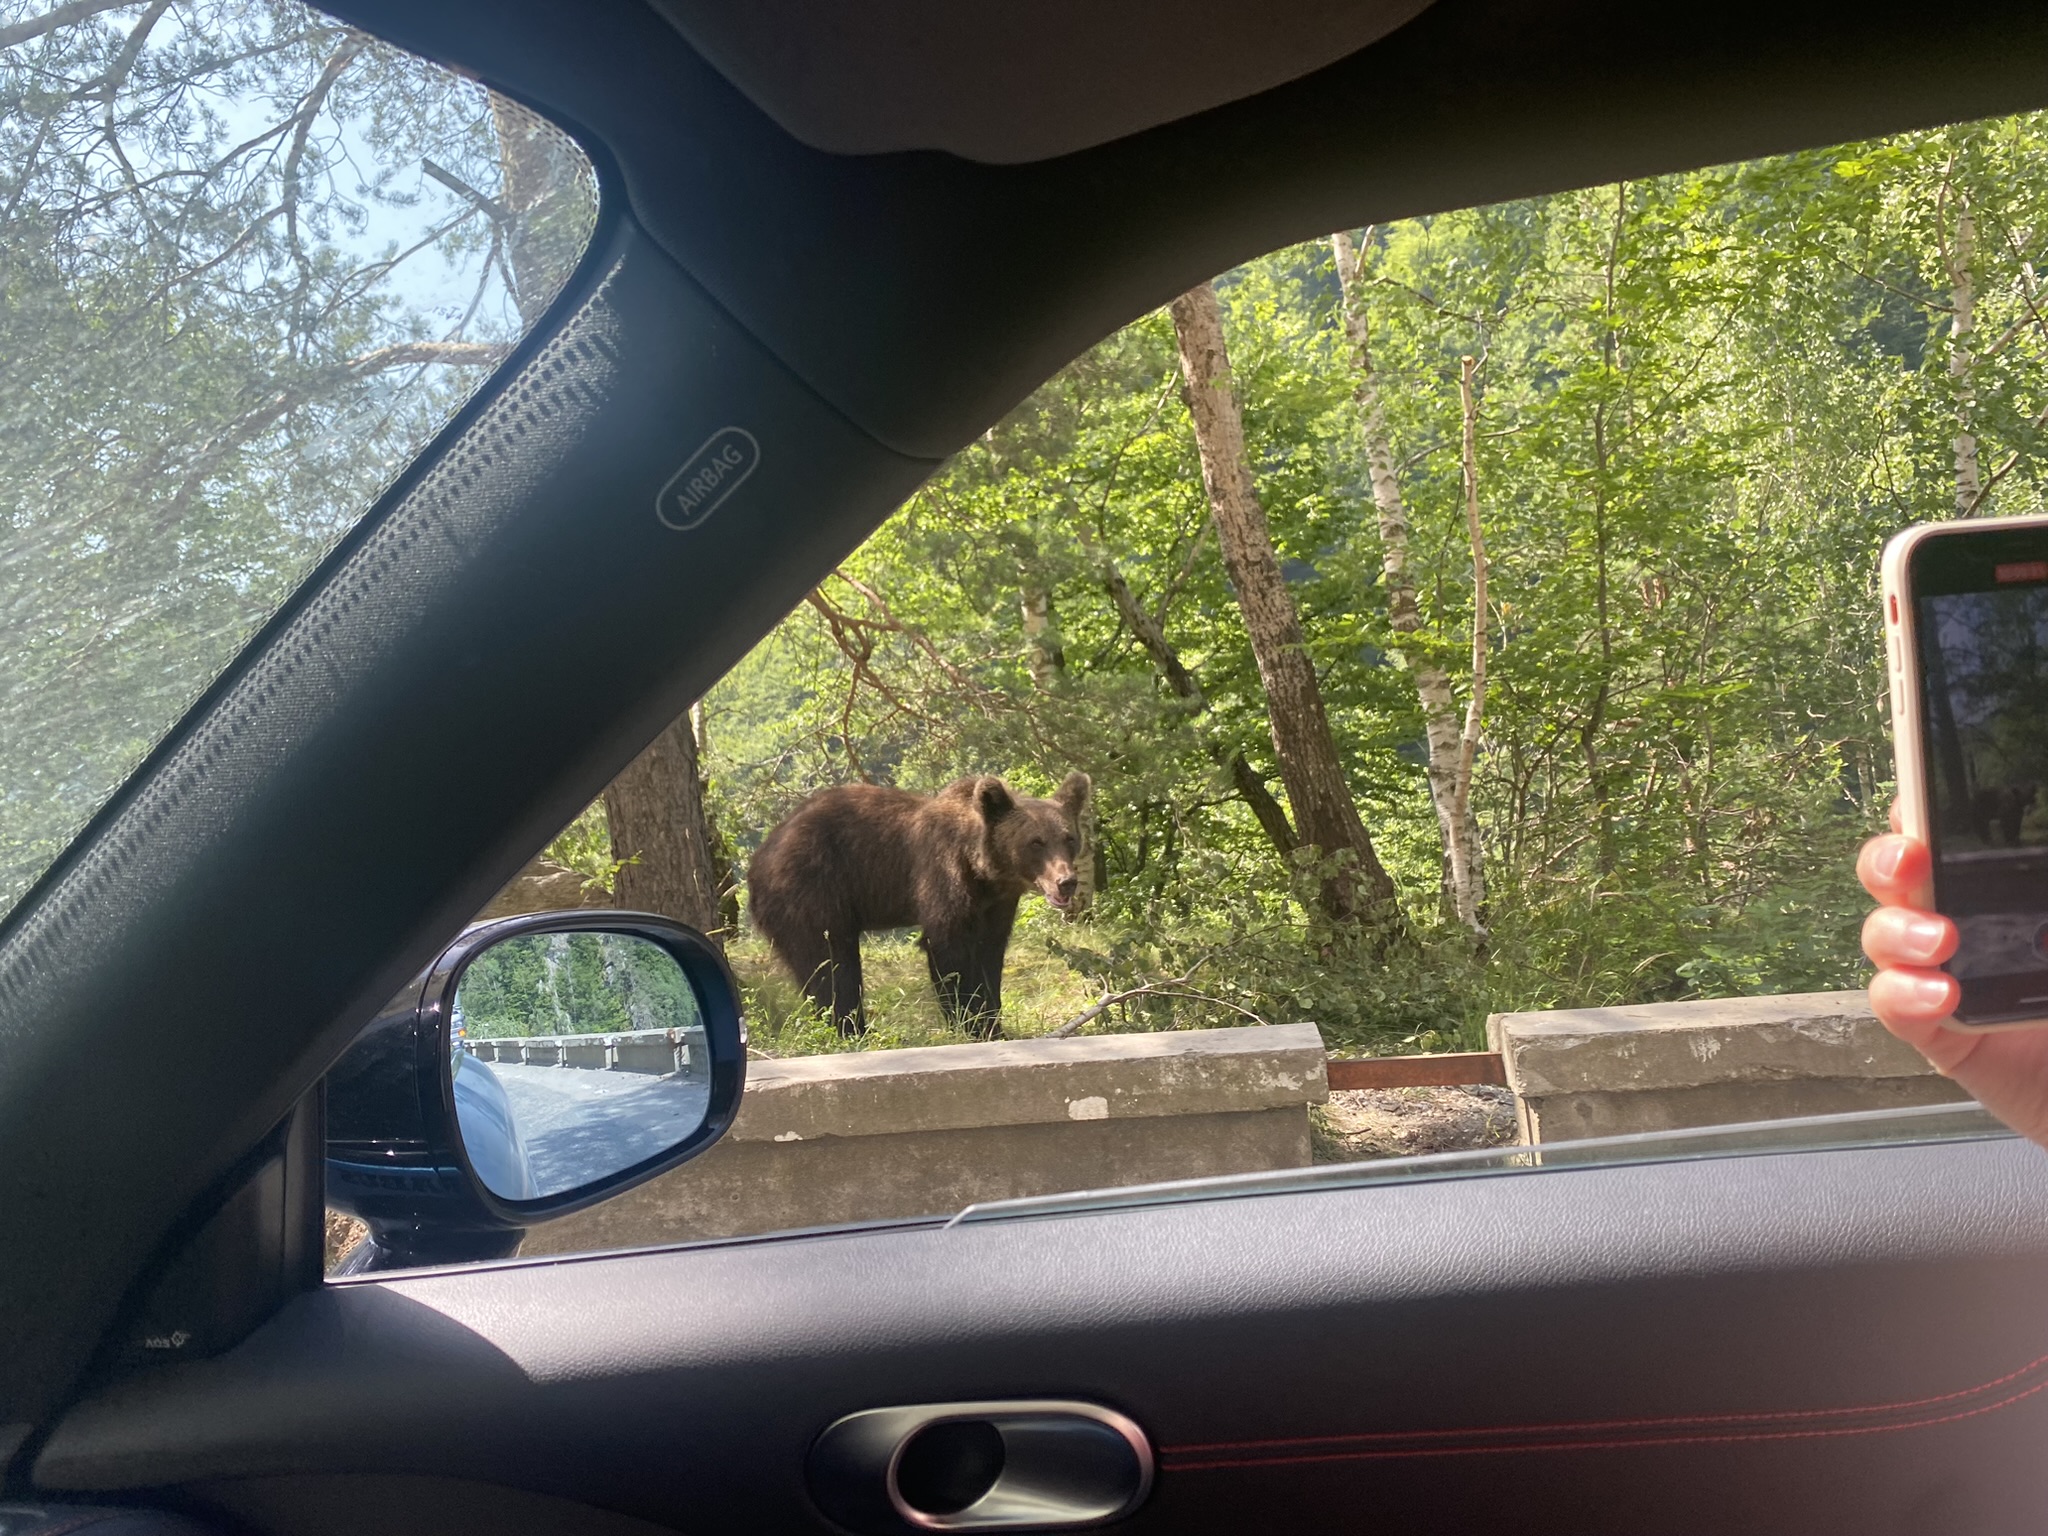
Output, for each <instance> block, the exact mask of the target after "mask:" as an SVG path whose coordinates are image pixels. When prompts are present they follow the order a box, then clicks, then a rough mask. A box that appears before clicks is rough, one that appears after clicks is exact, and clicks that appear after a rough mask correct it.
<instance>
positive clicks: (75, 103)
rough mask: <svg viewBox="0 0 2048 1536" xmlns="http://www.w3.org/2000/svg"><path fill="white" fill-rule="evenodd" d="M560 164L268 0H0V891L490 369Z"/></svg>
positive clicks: (561, 154)
mask: <svg viewBox="0 0 2048 1536" xmlns="http://www.w3.org/2000/svg"><path fill="white" fill-rule="evenodd" d="M596 208H597V198H596V185H595V180H594V177H593V175H592V172H591V168H590V164H589V162H588V160H587V159H586V158H585V157H584V156H583V155H582V154H581V153H580V152H579V151H578V150H577V149H576V148H575V147H574V146H573V145H572V144H571V143H570V142H569V141H568V140H567V139H566V138H565V137H564V136H563V135H562V134H561V133H559V132H558V131H557V130H555V129H554V128H552V127H551V126H549V125H547V124H544V123H542V122H541V121H540V120H538V119H537V118H535V117H533V116H532V115H531V114H529V113H527V112H526V111H525V110H524V109H522V108H520V107H518V106H516V105H515V104H513V103H511V102H509V101H506V100H505V99H503V98H501V97H498V96H495V95H493V94H492V93H490V92H488V91H486V90H485V89H484V88H483V87H481V86H479V85H477V84H476V83H475V82H473V81H469V80H465V79H462V78H460V77H458V76H456V75H455V74H453V73H451V72H450V71H448V70H446V69H444V68H442V67H440V66H439V65H435V64H431V63H428V62H427V61H425V60H422V59H418V58H414V57H412V56H410V55H408V54H405V53H401V52H399V51H397V50H395V49H392V48H389V47H386V46H384V45H382V44H380V43H377V42H375V41H373V40H372V39H370V38H368V37H365V36H364V35H362V34H361V33H358V32H355V31H353V30H352V29H350V28H347V27H345V26H342V25H341V24H340V23H338V22H336V21H334V20H333V19H332V18H330V17H327V16H325V15H322V14H321V13H319V12H317V11H314V10H311V9H309V8H307V7H305V6H302V5H298V4H295V3H289V0H286V3H278V0H217V3H205V0H182V3H179V4H176V5H172V4H171V3H170V0H152V3H149V4H137V5H119V4H115V5H108V4H102V3H87V4H83V5H63V6H55V7H45V6H43V5H41V4H40V3H39V0H38V3H35V4H30V5H25V4H22V3H19V0H0V357H4V358H5V359H6V360H7V361H6V366H5V368H4V369H0V519H4V523H0V913H4V912H5V911H7V910H8V909H10V908H12V907H13V906H14V905H15V904H16V903H17V902H18V901H19V900H20V898H21V896H22V894H23V893H24V892H25V891H27V890H28V888H29V887H30V886H31V885H32V884H33V883H34V882H35V881H36V879H37V878H38V877H39V876H40V875H41V874H42V873H43V871H44V870H45V869H47V868H48V867H49V865H50V863H51V862H52V860H54V859H55V858H56V857H57V855H58V853H59V852H60V851H61V850H62V849H63V848H64V846H65V845H66V844H67V843H68V842H70V840H71V839H72V838H73V837H74V836H75V835H76V834H77V832H78V830H79V829H80V828H81V827H82V826H83V825H84V823H85V822H86V821H87V820H88V819H89V818H90V817H91V816H92V815H93V814H94V813H95V812H96V811H97V810H98V809H99V808H100V806H101V805H103V804H104V803H105V802H106V801H107V799H108V798H109V797H110V796H111V795H112V794H113V793H114V791H115V790H116V789H117V788H118V787H119V785H120V784H121V782H122V781H123V779H125V778H126V777H127V776H128V774H129V773H130V772H132V771H133V770H134V768H135V767H136V765H137V764H138V763H139V762H140V761H141V759H142V758H143V757H144V756H145V755H146V754H147V753H148V752H149V750H150V749H151V747H152V746H153V745H154V744H155V743H156V742H157V741H158V740H159V739H160V738H161V737H162V736H163V734H164V733H165V732H166V731H167V730H168V729H170V727H171V726H172V725H173V724H174V723H175V722H176V721H177V720H178V718H179V717H180V716H181V715H182V714H183V713H184V712H185V711H186V710H187V709H188V708H189V707H190V706H191V705H192V703H193V702H194V701H195V700H196V699H197V698H198V697H199V695H200V694H201V693H202V692H203V691H204V690H205V689H206V687H207V686H208V685H209V684H210V683H211V682H212V681H213V679H214V678H215V677H216V676H217V675H218V674H219V673H220V671H221V669H222V668H223V667H224V666H226V664H227V663H228V662H229V661H230V660H231V659H232V658H233V656H234V655H235V654H236V652H237V651H238V650H240V649H241V647H242V646H243V645H244V644H245V643H246V642H247V641H248V640H249V638H250V637H251V636H252V635H253V634H254V632H255V631H256V630H257V629H258V628H259V627H261V625H262V624H263V623H264V622H265V620H267V619H268V618H269V617H270V616H271V615H272V614H273V613H275V612H276V611H277V609H278V607H279V606H280V605H281V604H282V603H283V602H284V600H285V599H286V598H287V597H288V596H289V594H290V593H291V592H292V590H293V589H294V588H295V587H296V586H297V585H298V584H299V583H300V582H301V581H302V580H303V579H304V578H305V576H306V575H307V574H308V572H309V571H310V570H311V569H312V568H313V567H314V566H315V565H316V564H317V563H318V562H319V561H320V559H321V558H322V556H324V555H325V554H326V553H327V552H328V551H329V550H330V549H332V548H333V546H334V544H335V543H336V541H337V540H339V539H340V538H341V537H342V536H343V535H344V534H346V533H347V532H348V530H349V529H350V528H351V527H352V526H353V525H354V524H355V523H356V522H357V521H358V520H359V519H360V518H361V517H362V515H363V514H364V513H365V512H366V511H367V510H368V509H369V507H370V506H371V505H372V504H373V503H374V502H375V501H376V499H377V496H378V494H379V493H380V491H382V489H383V488H384V487H385V486H386V485H387V484H388V483H389V482H390V480H391V479H392V477H393V476H394V475H395V474H396V473H397V472H398V471H399V470H401V469H402V468H403V467H404V466H405V465H406V463H407V462H408V461H409V460H410V459H412V458H413V456H414V455H415V454H417V453H418V452H419V450H420V449H421V448H422V447H423V446H424V445H425V444H426V442H427V441H428V440H429V439H430V438H431V437H432V436H433V435H434V434H435V433H436V432H437V431H439V430H440V429H441V428H442V427H443V426H445V425H446V424H447V422H448V420H449V419H450V417H451V416H452V415H453V414H454V413H455V411H456V410H457V409H458V408H459V407H460V406H461V404H462V402H463V401H464V400H465V399H467V398H468V396H469V395H470V394H471V393H473V392H474V391H475V389H476V388H477V387H478V385H479V384H480V383H481V382H482V381H483V380H484V379H485V378H487V377H488V376H489V374H490V372H491V370H492V369H493V368H494V367H495V366H496V365H497V364H498V363H499V362H500V361H502V360H503V359H504V357H505V356H506V354H507V353H508V351H509V350H510V348H511V346H512V345H513V344H514V343H515V342H516V341H517V340H518V338H519V336H520V334H521V332H522V331H523V330H524V329H526V328H527V327H529V326H530V325H532V324H533V322H534V321H535V320H536V319H537V318H538V317H539V315H540V314H541V312H542V311H543V310H544V309H545V308H546V307H547V305H548V304H549V302H550V301H551V300H552V299H553V297H554V296H555V294H556V292H557V291H558V290H559V289H560V287H561V285H562V283H563V282H564V280H565V279H566V278H567V277H568V275H569V274H570V272H571V271H572V270H573V269H574V267H575V265H576V263H577V261H578V259H579V258H580V257H581V255H582V253H583V250H584V248H585V246H586V245H587V243H588V241H589V238H590V234H591V231H592V229H593V227H594V224H595V219H596Z"/></svg>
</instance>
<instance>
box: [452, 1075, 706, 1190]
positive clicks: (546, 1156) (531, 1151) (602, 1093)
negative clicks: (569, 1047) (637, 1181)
mask: <svg viewBox="0 0 2048 1536" xmlns="http://www.w3.org/2000/svg"><path fill="white" fill-rule="evenodd" d="M491 1070H492V1071H493V1072H494V1073H496V1074H497V1078H498V1082H499V1084H500V1085H501V1086H502V1087H503V1088H504V1090H505V1098H506V1101H507V1102H508V1103H509V1104H510V1105H511V1108H512V1116H513V1119H514V1121H515V1123H516V1124H517V1125H518V1127H519V1134H520V1137H521V1138H522V1139H523V1140H524V1141H525V1143H526V1153H527V1157H528V1159H529V1160H530V1161H531V1163H532V1165H533V1182H534V1184H535V1186H536V1187H537V1189H538V1190H539V1192H540V1194H542V1195H551V1194H555V1193H558V1192H559V1191H561V1190H564V1189H570V1188H573V1187H574V1186H576V1185H578V1184H586V1183H589V1182H590V1181H592V1180H594V1179H601V1178H605V1177H607V1176H608V1175H610V1174H614V1173H617V1172H618V1171H619V1170H620V1169H621V1168H629V1167H631V1166H632V1165H633V1164H634V1163H637V1162H639V1161H640V1160H641V1159H642V1158H647V1157H652V1156H654V1154H655V1153H657V1152H663V1151H666V1150H667V1149H668V1148H670V1147H672V1146H674V1145H675V1144H676V1143H677V1142H679V1141H681V1140H682V1139H683V1138H684V1137H685V1136H687V1135H689V1134H690V1132H692V1131H694V1130H695V1129H696V1128H697V1127H698V1126H699V1125H701V1124H702V1123H703V1121H704V1114H705V1111H706V1110H707V1109H708V1108H709V1107H710V1088H709V1085H707V1084H705V1083H702V1082H695V1081H691V1080H689V1079H686V1078H681V1077H642V1076H640V1075H638V1074H636V1073H632V1072H607V1071H603V1070H599V1069H596V1068H591V1067H529V1066H521V1065H516V1064H514V1063H511V1062H493V1063H492V1064H491Z"/></svg>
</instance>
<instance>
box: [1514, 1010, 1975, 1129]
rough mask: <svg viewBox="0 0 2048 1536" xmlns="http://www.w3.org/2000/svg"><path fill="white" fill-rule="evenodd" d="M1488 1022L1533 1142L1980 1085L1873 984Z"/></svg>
mask: <svg viewBox="0 0 2048 1536" xmlns="http://www.w3.org/2000/svg"><path fill="white" fill-rule="evenodd" d="M1486 1032H1487V1039H1488V1042H1489V1044H1491V1045H1492V1047H1493V1049H1495V1050H1497V1051H1499V1052H1500V1053H1501V1057H1502V1060H1503V1062H1504V1063H1505V1065H1506V1067H1507V1076H1508V1084H1509V1086H1510V1087H1511V1088H1513V1089H1514V1091H1515V1099H1516V1106H1517V1108H1516V1113H1517V1115H1518V1117H1519V1118H1520V1120H1521V1126H1522V1134H1523V1139H1524V1140H1525V1141H1528V1142H1532V1143H1539V1142H1544V1141H1567V1140H1577V1139H1580V1138H1583V1137H1587V1136H1616V1135H1624V1134H1627V1133H1630V1132H1635V1131H1659V1130H1677V1129H1682V1128H1685V1127H1690V1126H1701V1125H1731V1124H1739V1123H1741V1122H1744V1121H1750V1120H1779V1119H1789V1118H1793V1117H1796V1116H1802V1115H1825V1114H1841V1113H1847V1112H1850V1111H1854V1110H1868V1109H1890V1108H1895V1107H1899V1106H1903V1105H1910V1104H1941V1103H1953V1102H1956V1101H1958V1100H1963V1099H1966V1098H1968V1097H1969V1096H1968V1095H1967V1094H1965V1093H1964V1092H1963V1091H1962V1090H1961V1089H1960V1088H1958V1087H1957V1086H1956V1085H1955V1084H1954V1083H1952V1082H1950V1081H1949V1080H1948V1079H1947V1078H1945V1077H1941V1076H1939V1075H1938V1074H1937V1073H1935V1071H1934V1070H1933V1069H1932V1068H1931V1067H1929V1066H1928V1065H1927V1063H1926V1061H1925V1060H1924V1059H1922V1057H1921V1056H1920V1054H1919V1053H1918V1052H1917V1051H1914V1050H1913V1049H1912V1048H1911V1047H1909V1046H1907V1045H1905V1044H1904V1043H1902V1042H1901V1041H1899V1040H1898V1039H1897V1038H1895V1037H1894V1036H1893V1035H1892V1034H1890V1033H1889V1032H1888V1031H1887V1030H1886V1029H1885V1028H1884V1026H1883V1025H1881V1024H1879V1023H1878V1022H1877V1020H1876V1019H1875V1018H1874V1017H1872V1016H1871V1013H1870V1006H1869V1003H1868V1001H1867V1000H1866V998H1865V996H1864V994H1863V993H1861V992H1802V993H1790V994H1785V995H1781V996H1776V997H1735V998H1719V999H1712V1000H1708V1001H1700V1002H1686V1003H1649V1004H1642V1005H1639V1006H1634V1007H1621V1008H1564V1009H1555V1010H1551V1011H1548V1012H1543V1013H1506V1014H1495V1015H1494V1016H1493V1017H1492V1018H1490V1019H1489V1020H1487V1025H1486Z"/></svg>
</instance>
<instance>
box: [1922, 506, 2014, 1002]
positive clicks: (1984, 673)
mask: <svg viewBox="0 0 2048 1536" xmlns="http://www.w3.org/2000/svg"><path fill="white" fill-rule="evenodd" d="M1883 586H1884V593H1883V596H1884V630H1885V653H1886V657H1885V659H1886V662H1887V664H1888V667H1889V670H1890V673H1891V696H1892V742H1893V748H1894V751H1895V753H1896V755H1897V760H1898V781H1899V820H1900V824H1901V828H1902V830H1904V831H1905V832H1907V833H1908V834H1910V835H1911V836H1914V837H1918V838H1920V839H1922V840H1923V841H1925V842H1926V843H1927V845H1928V847H1929V848H1930V849H1931V850H1932V851H1933V854H1934V908H1935V910H1936V911H1937V912H1940V913H1942V914H1943V915H1944V916H1946V917H1948V918H1950V919H1951V920H1953V921H1954V923H1955V925H1956V929H1957V931H1958V933H1959V934H1960V935H1961V942H1960V944H1959V945H1958V946H1957V949H1956V953H1955V957H1954V958H1953V959H1951V960H1950V961H1949V962H1948V964H1947V965H1946V966H1945V967H1943V969H1945V970H1947V971H1948V972H1949V974H1950V975H1952V976H1954V977H1955V978H1956V980H1957V981H1958V982H1960V983H1961V984H1962V1001H1961V1002H1960V1003H1959V1004H1958V1005H1957V1007H1956V1012H1955V1022H1956V1023H1957V1024H1958V1025H1961V1026H1964V1027H1966V1028H1974V1029H2010V1028H2019V1027H2023V1026H2027V1025H2040V1024H2048V517H2009V518H1987V519H1985V520H1984V521H1982V522H1974V521H1973V522H1954V523H1930V524H1925V525H1923V526H1921V527H1917V528H1909V529H1907V530H1906V531H1905V532H1904V533H1901V534H1899V535H1898V536H1897V537H1896V538H1894V539H1893V540H1892V541H1891V542H1890V543H1889V544H1887V545H1886V546H1885V551H1884V563H1883Z"/></svg>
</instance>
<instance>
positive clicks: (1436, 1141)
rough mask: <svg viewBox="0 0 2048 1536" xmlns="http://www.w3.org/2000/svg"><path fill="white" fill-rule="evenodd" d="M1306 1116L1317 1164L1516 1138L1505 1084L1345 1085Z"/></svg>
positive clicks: (1511, 1098)
mask: <svg viewBox="0 0 2048 1536" xmlns="http://www.w3.org/2000/svg"><path fill="white" fill-rule="evenodd" d="M1310 1114H1311V1125H1312V1128H1313V1133H1314V1138H1315V1160H1316V1161H1317V1162H1319V1163H1353V1162H1359V1161H1361V1160H1363V1159H1366V1158H1373V1157H1415V1156H1418V1155H1420V1154H1422V1153H1425V1152H1468V1151H1472V1150H1473V1149H1475V1148H1481V1147H1500V1146H1511V1145H1513V1144H1514V1140H1515V1096H1514V1095H1513V1094H1512V1093H1510V1092H1508V1090H1507V1089H1505V1088H1484V1087H1473V1088H1357V1089H1348V1090H1344V1091H1341V1092H1337V1093H1332V1094H1331V1095H1330V1102H1329V1103H1328V1104H1325V1105H1323V1106H1322V1107H1321V1108H1319V1109H1315V1110H1312V1111H1311V1112H1310Z"/></svg>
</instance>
